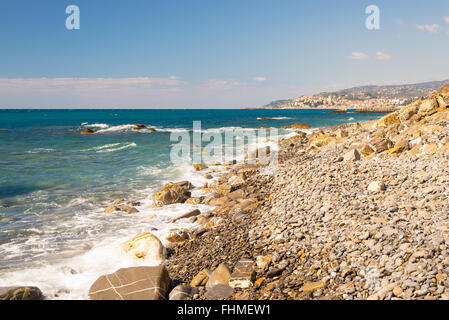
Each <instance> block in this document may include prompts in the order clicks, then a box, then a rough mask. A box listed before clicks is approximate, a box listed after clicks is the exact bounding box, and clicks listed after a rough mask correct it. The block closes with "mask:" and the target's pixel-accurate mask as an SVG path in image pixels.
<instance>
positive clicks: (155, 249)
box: [121, 232, 167, 263]
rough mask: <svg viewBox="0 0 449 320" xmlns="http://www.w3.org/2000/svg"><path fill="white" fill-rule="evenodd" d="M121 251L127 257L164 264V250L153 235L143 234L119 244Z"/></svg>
mask: <svg viewBox="0 0 449 320" xmlns="http://www.w3.org/2000/svg"><path fill="white" fill-rule="evenodd" d="M121 247H122V249H123V250H124V251H125V252H126V253H128V254H129V255H131V256H133V257H136V258H138V259H144V260H147V259H148V260H149V261H152V262H160V263H161V262H164V260H165V257H166V254H167V252H166V249H165V247H164V245H163V244H162V242H161V241H160V240H159V238H158V237H156V236H155V235H153V234H151V233H149V232H145V233H141V234H139V235H137V236H135V237H133V238H131V239H130V240H128V241H126V242H124V243H122V244H121Z"/></svg>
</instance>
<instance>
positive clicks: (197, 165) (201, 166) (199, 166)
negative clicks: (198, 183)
mask: <svg viewBox="0 0 449 320" xmlns="http://www.w3.org/2000/svg"><path fill="white" fill-rule="evenodd" d="M193 168H194V169H195V170H196V171H201V170H204V169H207V166H206V165H205V164H202V163H195V164H194V165H193Z"/></svg>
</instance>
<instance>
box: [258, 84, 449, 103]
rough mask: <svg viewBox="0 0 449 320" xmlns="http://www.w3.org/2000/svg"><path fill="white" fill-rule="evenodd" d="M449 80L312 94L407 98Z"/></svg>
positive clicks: (322, 95)
mask: <svg viewBox="0 0 449 320" xmlns="http://www.w3.org/2000/svg"><path fill="white" fill-rule="evenodd" d="M448 82H449V80H442V81H429V82H422V83H414V84H399V85H386V86H375V85H370V86H360V87H353V88H349V89H343V90H339V91H334V92H322V93H319V94H316V95H314V96H321V97H323V98H326V97H329V96H332V97H337V98H344V99H347V100H365V99H371V98H374V99H379V98H388V99H395V98H407V99H413V98H415V97H425V96H427V95H429V93H431V92H432V91H434V90H436V91H438V89H440V88H441V87H442V86H444V85H445V84H446V83H448ZM293 100H294V99H286V100H276V101H273V102H270V103H269V104H267V105H265V106H263V107H262V108H278V107H282V106H284V105H287V104H288V103H290V102H291V101H293Z"/></svg>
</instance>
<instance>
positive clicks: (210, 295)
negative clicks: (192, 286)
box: [206, 284, 234, 300]
mask: <svg viewBox="0 0 449 320" xmlns="http://www.w3.org/2000/svg"><path fill="white" fill-rule="evenodd" d="M233 294H234V289H233V288H231V287H230V286H227V285H225V284H217V285H215V286H213V287H212V288H209V289H208V290H207V291H206V298H207V299H208V300H224V299H228V298H229V297H230V296H232V295H233Z"/></svg>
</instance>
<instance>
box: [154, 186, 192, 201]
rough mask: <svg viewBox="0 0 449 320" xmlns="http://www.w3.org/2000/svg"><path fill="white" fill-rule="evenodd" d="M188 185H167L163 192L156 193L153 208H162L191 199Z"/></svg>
mask: <svg viewBox="0 0 449 320" xmlns="http://www.w3.org/2000/svg"><path fill="white" fill-rule="evenodd" d="M187 186H188V185H185V184H180V183H173V182H169V183H167V184H166V185H165V186H164V187H163V188H162V189H161V190H159V191H156V192H155V193H154V196H153V207H162V206H165V205H168V204H173V203H183V202H185V201H186V200H187V199H189V198H190V195H191V193H190V191H188V190H187V189H188V188H187Z"/></svg>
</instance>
